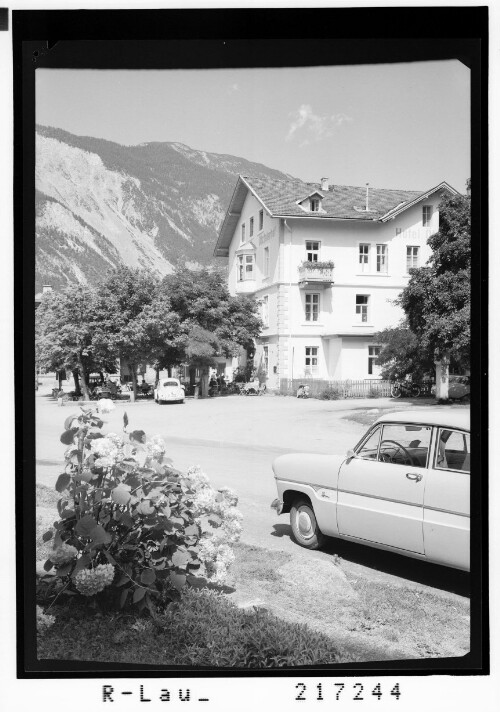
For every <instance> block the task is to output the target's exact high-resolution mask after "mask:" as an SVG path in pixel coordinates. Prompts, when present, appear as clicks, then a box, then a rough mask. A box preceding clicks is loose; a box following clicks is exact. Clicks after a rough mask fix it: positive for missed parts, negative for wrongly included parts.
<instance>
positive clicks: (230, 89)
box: [227, 83, 240, 94]
mask: <svg viewBox="0 0 500 712" xmlns="http://www.w3.org/2000/svg"><path fill="white" fill-rule="evenodd" d="M239 90H240V87H239V86H238V84H236V83H234V84H231V86H230V87H229V88H228V90H227V93H228V94H232V93H233V92H235V91H239Z"/></svg>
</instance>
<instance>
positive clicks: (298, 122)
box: [285, 104, 352, 146]
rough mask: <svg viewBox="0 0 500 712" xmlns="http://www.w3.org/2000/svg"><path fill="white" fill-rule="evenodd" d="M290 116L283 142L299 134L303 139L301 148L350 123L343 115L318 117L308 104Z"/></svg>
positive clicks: (348, 118) (326, 136)
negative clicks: (345, 123)
mask: <svg viewBox="0 0 500 712" xmlns="http://www.w3.org/2000/svg"><path fill="white" fill-rule="evenodd" d="M290 116H291V118H292V119H293V120H292V123H291V124H290V127H289V129H288V133H287V135H286V137H285V140H286V141H291V140H292V139H293V138H295V137H296V136H297V135H298V134H299V133H300V135H301V136H302V137H303V140H302V142H301V144H300V145H301V146H307V145H308V144H310V143H312V142H315V141H321V139H323V138H328V137H329V136H333V134H334V133H335V131H336V129H337V128H338V127H339V126H341V125H342V124H343V123H344V122H346V121H352V119H351V118H350V117H349V116H346V115H345V114H331V115H330V116H328V115H325V116H319V115H318V114H315V113H314V112H313V110H312V106H311V105H310V104H302V105H301V106H300V107H299V108H298V109H297V110H296V111H292V112H291V113H290Z"/></svg>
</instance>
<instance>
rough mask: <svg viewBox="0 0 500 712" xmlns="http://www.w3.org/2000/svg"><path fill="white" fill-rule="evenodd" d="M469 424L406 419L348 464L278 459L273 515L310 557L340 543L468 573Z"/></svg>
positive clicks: (384, 421) (349, 457)
mask: <svg viewBox="0 0 500 712" xmlns="http://www.w3.org/2000/svg"><path fill="white" fill-rule="evenodd" d="M469 422H470V421H469V411H468V410H465V409H451V408H450V409H445V408H440V409H425V410H424V409H420V408H419V409H415V410H412V411H400V412H396V413H390V414H387V415H383V416H382V417H381V418H379V419H378V420H377V421H376V422H375V423H374V424H373V425H372V426H371V428H369V430H368V432H367V433H366V434H365V435H364V437H363V438H362V439H361V440H360V441H359V443H358V444H357V445H356V446H355V447H354V449H353V450H349V451H348V452H347V454H346V455H345V456H334V455H319V454H318V455H316V454H305V453H303V454H300V453H299V454H290V455H281V456H280V457H278V458H277V459H276V460H275V461H274V462H273V470H274V476H275V479H276V485H277V489H278V499H276V500H274V502H273V503H272V505H271V506H272V507H274V508H275V509H276V511H277V512H278V514H282V513H287V512H289V513H290V524H291V528H292V536H293V538H294V540H295V541H296V542H297V543H298V544H300V545H301V546H304V547H306V548H308V549H317V548H319V547H320V546H321V544H322V543H323V542H324V539H325V536H329V537H337V538H341V539H348V540H350V541H353V542H358V543H361V544H366V545H368V546H374V547H376V548H378V549H386V550H389V551H393V552H396V553H399V554H404V555H405V556H411V557H413V558H418V559H423V560H425V561H430V562H433V563H437V564H442V565H444V566H451V567H453V568H457V569H462V570H465V571H468V570H469V536H470V511H469V507H470V503H469V492H470V481H469V480H470V426H469Z"/></svg>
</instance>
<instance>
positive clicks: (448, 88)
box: [36, 60, 470, 192]
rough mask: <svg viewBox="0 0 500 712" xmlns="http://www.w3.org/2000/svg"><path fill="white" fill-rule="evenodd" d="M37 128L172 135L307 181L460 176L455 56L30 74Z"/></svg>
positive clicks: (466, 167)
mask: <svg viewBox="0 0 500 712" xmlns="http://www.w3.org/2000/svg"><path fill="white" fill-rule="evenodd" d="M36 115H37V123H39V124H43V125H45V126H54V127H58V128H62V129H65V130H66V131H69V132H71V133H74V134H77V135H85V136H94V137H98V138H105V139H108V140H110V141H116V142H117V143H121V144H126V145H131V144H139V143H145V142H150V141H177V142H180V143H184V144H186V145H188V146H190V147H191V148H195V149H199V150H204V151H210V152H215V153H226V154H231V155H234V156H240V157H243V158H246V159H249V160H251V161H257V162H259V163H263V164H265V165H267V166H269V167H271V168H276V169H278V170H281V171H284V172H285V173H289V174H291V175H293V176H294V177H297V178H300V179H302V180H305V181H311V182H318V181H319V180H320V179H321V178H322V177H325V178H329V179H330V180H331V182H332V183H337V184H343V185H364V184H365V183H370V185H372V186H374V187H378V188H400V189H406V190H425V189H427V188H430V187H433V186H435V185H437V184H438V183H440V182H441V181H443V180H445V181H447V182H448V183H450V184H451V185H452V186H453V187H454V188H456V189H457V190H459V191H462V192H463V191H465V182H466V180H467V178H469V176H470V120H469V119H470V72H469V70H468V68H467V67H465V66H464V65H462V64H461V63H460V62H459V61H458V60H447V61H435V62H413V63H404V64H381V65H356V66H337V67H335V66H330V67H304V68H283V69H274V68H273V69H231V70H225V69H223V70H154V71H153V70H141V71H136V70H69V69H38V70H37V72H36Z"/></svg>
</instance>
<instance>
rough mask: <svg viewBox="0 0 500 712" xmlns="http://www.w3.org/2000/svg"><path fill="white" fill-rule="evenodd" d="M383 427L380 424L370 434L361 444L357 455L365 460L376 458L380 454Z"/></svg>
mask: <svg viewBox="0 0 500 712" xmlns="http://www.w3.org/2000/svg"><path fill="white" fill-rule="evenodd" d="M381 431H382V428H381V427H380V426H379V427H377V428H375V430H374V431H373V432H372V433H371V435H369V436H368V438H367V439H366V440H365V441H364V443H363V444H362V445H361V447H360V448H359V450H358V451H357V452H356V455H357V456H358V457H360V458H361V459H363V460H376V459H377V455H378V444H379V440H380V433H381Z"/></svg>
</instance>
